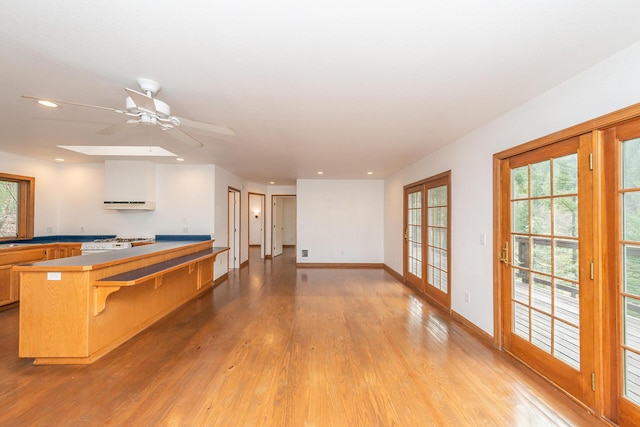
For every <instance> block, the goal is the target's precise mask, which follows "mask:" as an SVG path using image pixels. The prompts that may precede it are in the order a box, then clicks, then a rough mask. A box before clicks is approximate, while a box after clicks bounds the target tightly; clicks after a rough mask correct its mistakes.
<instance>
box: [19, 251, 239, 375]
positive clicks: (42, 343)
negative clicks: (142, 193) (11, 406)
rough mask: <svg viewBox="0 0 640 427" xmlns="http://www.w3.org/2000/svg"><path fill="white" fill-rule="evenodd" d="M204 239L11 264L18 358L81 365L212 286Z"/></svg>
mask: <svg viewBox="0 0 640 427" xmlns="http://www.w3.org/2000/svg"><path fill="white" fill-rule="evenodd" d="M226 250H228V248H224V247H214V246H213V240H208V241H204V242H188V241H181V242H163V243H155V244H151V245H143V246H137V247H133V248H130V249H123V250H117V251H110V252H102V253H95V254H90V255H83V256H75V257H70V258H61V259H57V260H51V261H43V262H36V263H31V264H23V265H17V266H15V267H14V270H15V271H16V272H19V274H20V293H21V301H20V332H19V356H20V357H32V358H34V359H35V360H34V362H33V363H34V364H36V365H38V364H89V363H93V362H94V361H95V360H97V359H99V358H100V357H102V356H104V355H105V354H107V353H108V352H109V351H111V350H113V349H114V348H116V347H117V346H118V345H120V344H122V343H123V342H125V341H126V340H128V339H129V338H131V337H133V336H134V335H135V334H137V333H139V332H140V331H142V330H144V329H145V328H147V327H148V326H150V325H151V324H153V323H154V322H156V321H157V320H159V319H160V318H162V317H164V316H166V315H167V314H169V313H170V312H172V311H173V310H175V309H176V308H178V307H179V306H181V305H182V304H184V303H185V302H187V301H189V300H190V299H192V298H195V297H196V296H198V295H200V294H201V293H203V292H205V291H207V290H208V289H210V288H211V287H212V286H213V279H214V274H213V266H214V262H215V259H216V257H217V256H218V255H219V254H220V253H223V252H225V251H226Z"/></svg>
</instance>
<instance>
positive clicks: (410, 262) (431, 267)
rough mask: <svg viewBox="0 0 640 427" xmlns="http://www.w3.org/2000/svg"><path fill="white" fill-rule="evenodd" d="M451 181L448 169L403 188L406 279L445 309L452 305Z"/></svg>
mask: <svg viewBox="0 0 640 427" xmlns="http://www.w3.org/2000/svg"><path fill="white" fill-rule="evenodd" d="M449 181H450V174H449V172H445V173H444V174H440V175H437V176H434V177H432V178H429V179H426V180H424V181H420V182H418V183H414V184H410V185H408V186H406V187H405V189H404V193H405V194H404V206H405V218H404V224H405V233H404V241H405V244H404V271H405V279H406V280H407V282H408V283H409V284H411V285H412V286H413V287H415V288H417V289H418V290H420V291H421V292H423V293H424V294H425V295H427V297H429V298H430V299H432V300H433V301H435V302H436V303H438V304H440V305H442V306H443V307H445V308H446V309H450V308H451V292H450V281H449V271H450V270H451V269H450V266H451V264H450V262H451V261H450V257H449V253H450V240H451V234H450V223H451V221H450V215H451V209H450V182H449Z"/></svg>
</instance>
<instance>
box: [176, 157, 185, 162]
mask: <svg viewBox="0 0 640 427" xmlns="http://www.w3.org/2000/svg"><path fill="white" fill-rule="evenodd" d="M176 162H184V159H183V158H182V157H177V158H176Z"/></svg>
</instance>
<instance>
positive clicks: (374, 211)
mask: <svg viewBox="0 0 640 427" xmlns="http://www.w3.org/2000/svg"><path fill="white" fill-rule="evenodd" d="M297 204H298V217H297V220H298V244H297V253H298V256H297V260H298V262H300V263H303V262H309V263H381V262H382V261H383V250H382V248H383V227H384V221H383V212H384V182H383V181H381V180H298V197H297ZM303 249H307V250H308V251H309V257H308V258H301V256H300V254H301V251H302V250H303Z"/></svg>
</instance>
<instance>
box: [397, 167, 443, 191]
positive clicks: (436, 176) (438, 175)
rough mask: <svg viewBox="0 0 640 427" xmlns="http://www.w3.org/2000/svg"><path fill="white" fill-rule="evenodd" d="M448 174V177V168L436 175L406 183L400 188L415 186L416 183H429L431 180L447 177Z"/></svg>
mask: <svg viewBox="0 0 640 427" xmlns="http://www.w3.org/2000/svg"><path fill="white" fill-rule="evenodd" d="M448 176H449V177H450V176H451V169H449V170H448V171H444V172H441V173H439V174H437V175H433V176H430V177H429V178H425V179H421V180H420V181H417V182H413V183H411V184H407V185H405V186H404V187H402V188H403V189H407V188H411V187H416V186H418V185H424V184H428V183H431V182H432V181H437V180H439V179H442V178H445V177H448Z"/></svg>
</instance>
